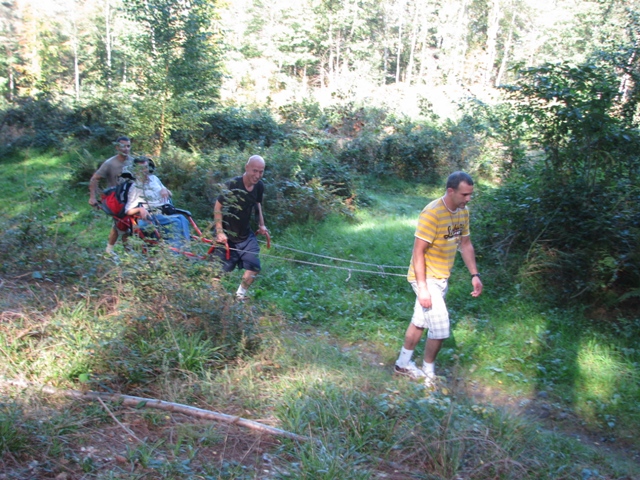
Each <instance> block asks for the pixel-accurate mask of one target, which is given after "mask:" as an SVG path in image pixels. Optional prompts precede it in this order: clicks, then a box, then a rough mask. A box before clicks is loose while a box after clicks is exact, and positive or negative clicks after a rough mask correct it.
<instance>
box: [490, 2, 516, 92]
mask: <svg viewBox="0 0 640 480" xmlns="http://www.w3.org/2000/svg"><path fill="white" fill-rule="evenodd" d="M515 24H516V10H515V8H514V10H513V15H512V16H511V25H510V27H509V35H508V36H507V41H506V42H505V44H504V52H503V53H502V61H501V62H500V70H498V75H497V76H496V82H495V86H496V87H497V86H499V85H501V84H502V76H503V75H504V72H505V71H506V70H507V63H508V61H509V50H511V42H512V41H513V29H514V28H515Z"/></svg>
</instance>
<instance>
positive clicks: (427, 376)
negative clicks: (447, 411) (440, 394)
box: [422, 371, 438, 390]
mask: <svg viewBox="0 0 640 480" xmlns="http://www.w3.org/2000/svg"><path fill="white" fill-rule="evenodd" d="M422 373H423V375H424V386H425V388H427V389H429V390H431V389H434V388H436V381H437V380H438V377H436V375H435V373H425V372H424V371H423V372H422Z"/></svg>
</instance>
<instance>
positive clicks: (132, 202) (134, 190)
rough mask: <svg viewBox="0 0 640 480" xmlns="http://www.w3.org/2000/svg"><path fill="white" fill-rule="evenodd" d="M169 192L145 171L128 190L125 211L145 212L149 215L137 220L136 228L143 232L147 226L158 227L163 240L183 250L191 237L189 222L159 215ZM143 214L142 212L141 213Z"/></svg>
mask: <svg viewBox="0 0 640 480" xmlns="http://www.w3.org/2000/svg"><path fill="white" fill-rule="evenodd" d="M170 195H171V192H170V191H169V190H168V189H167V188H166V187H165V186H164V185H163V184H162V182H161V181H160V179H159V178H158V177H156V176H155V175H151V174H148V173H147V172H146V171H145V172H143V173H142V174H139V175H138V179H137V180H136V182H135V183H134V184H133V185H132V186H131V189H130V190H129V198H128V201H127V204H126V206H125V211H126V212H129V211H130V210H133V211H135V209H137V208H140V207H141V208H142V209H144V210H146V211H147V212H148V213H149V214H150V215H149V217H148V218H147V219H145V218H142V217H143V216H142V215H141V218H140V219H139V220H138V226H139V227H140V228H141V229H143V230H144V228H145V227H149V226H152V225H153V226H160V227H161V229H162V232H163V234H164V235H163V238H164V239H165V240H167V242H168V243H169V244H170V245H172V246H174V247H176V248H181V249H182V248H185V246H186V244H187V243H188V242H189V239H190V238H191V235H190V233H189V221H188V220H187V218H186V217H184V216H183V215H180V214H176V215H164V214H162V213H161V207H162V205H166V204H167V203H169V196H170ZM142 213H144V212H142Z"/></svg>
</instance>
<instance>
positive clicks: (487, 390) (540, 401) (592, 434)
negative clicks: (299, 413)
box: [342, 344, 640, 465]
mask: <svg viewBox="0 0 640 480" xmlns="http://www.w3.org/2000/svg"><path fill="white" fill-rule="evenodd" d="M342 350H343V351H344V352H345V353H346V352H352V353H353V351H357V352H358V355H359V356H360V358H361V359H362V361H363V362H364V363H366V364H368V365H370V366H372V367H375V368H379V369H385V370H388V371H389V372H390V371H391V368H392V366H391V365H385V363H384V361H383V359H382V357H381V356H380V355H379V353H378V352H376V351H374V350H372V349H371V347H370V346H369V345H367V344H359V345H350V346H343V347H342ZM443 373H444V375H445V377H444V378H446V380H445V382H446V383H445V385H446V387H447V388H448V390H449V391H450V392H451V395H454V396H459V395H464V396H465V397H467V398H469V399H472V400H473V401H474V402H475V403H478V404H481V405H489V406H491V407H493V408H500V409H502V410H503V411H505V412H509V413H510V414H513V415H517V416H524V417H527V418H530V419H531V420H533V421H536V422H539V423H540V425H541V426H543V427H544V428H545V429H547V430H548V431H552V432H558V433H561V434H563V435H566V436H569V437H573V438H575V439H577V440H578V441H580V442H582V443H583V444H584V445H588V446H590V447H593V448H596V449H597V450H599V451H602V452H603V454H606V455H614V456H619V457H620V458H623V459H626V460H632V461H633V462H635V463H636V464H638V465H640V447H638V446H637V445H634V444H633V443H631V442H628V441H625V440H624V439H619V438H616V437H615V436H613V435H612V434H611V433H610V432H602V431H593V430H589V429H587V428H585V427H584V426H583V425H582V423H581V420H580V417H579V416H578V415H577V414H576V413H575V412H574V411H573V410H571V408H570V407H569V406H568V405H561V404H559V403H556V402H554V400H553V398H552V397H551V396H550V395H549V393H548V392H545V391H539V392H537V394H536V395H535V396H534V397H526V396H515V395H511V394H509V393H507V392H505V391H504V390H501V389H498V388H495V387H492V386H488V385H483V384H481V383H480V382H478V381H475V380H469V379H468V378H464V377H460V376H459V375H456V378H455V379H454V378H453V377H454V375H453V374H452V372H451V370H448V369H445V371H444V372H443Z"/></svg>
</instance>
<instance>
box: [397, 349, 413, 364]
mask: <svg viewBox="0 0 640 480" xmlns="http://www.w3.org/2000/svg"><path fill="white" fill-rule="evenodd" d="M411 357H413V350H407V349H406V348H404V347H402V349H401V350H400V356H399V357H398V360H396V365H397V366H399V367H400V368H404V367H406V366H407V365H408V364H409V362H410V361H411Z"/></svg>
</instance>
